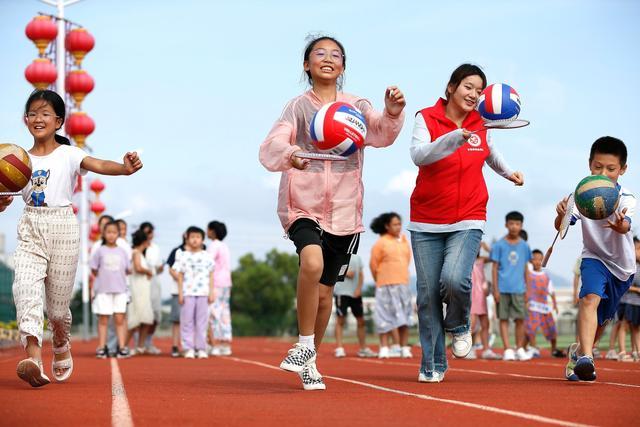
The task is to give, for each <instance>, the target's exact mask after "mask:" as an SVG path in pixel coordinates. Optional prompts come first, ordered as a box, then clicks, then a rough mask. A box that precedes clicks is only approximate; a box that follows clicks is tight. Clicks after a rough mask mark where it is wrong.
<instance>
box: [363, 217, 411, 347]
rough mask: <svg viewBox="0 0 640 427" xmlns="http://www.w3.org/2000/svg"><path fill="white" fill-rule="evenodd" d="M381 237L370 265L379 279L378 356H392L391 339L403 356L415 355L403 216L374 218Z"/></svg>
mask: <svg viewBox="0 0 640 427" xmlns="http://www.w3.org/2000/svg"><path fill="white" fill-rule="evenodd" d="M371 230H372V231H373V232H374V233H377V234H379V235H380V238H379V239H378V241H376V243H375V244H374V245H373V247H372V248H371V259H370V260H369V267H370V268H371V275H372V276H373V279H374V280H375V281H376V310H375V312H374V318H375V324H376V329H377V332H378V334H379V335H380V351H379V352H378V357H379V358H380V359H386V358H389V357H390V350H389V338H390V337H391V336H393V338H394V341H395V342H396V343H398V344H399V345H400V348H401V353H400V355H401V357H403V358H411V357H413V355H412V354H411V347H410V346H409V327H410V326H413V301H412V297H411V290H410V289H409V264H410V263H411V247H410V246H409V241H408V240H407V237H406V236H405V235H404V234H402V220H401V218H400V215H398V214H397V213H395V212H389V213H384V214H381V215H379V216H378V217H376V218H374V220H373V221H371Z"/></svg>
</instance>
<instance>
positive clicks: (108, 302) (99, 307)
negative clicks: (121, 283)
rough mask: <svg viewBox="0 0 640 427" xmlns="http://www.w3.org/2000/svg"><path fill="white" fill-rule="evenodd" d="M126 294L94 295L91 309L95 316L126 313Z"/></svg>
mask: <svg viewBox="0 0 640 427" xmlns="http://www.w3.org/2000/svg"><path fill="white" fill-rule="evenodd" d="M127 300H128V297H127V293H126V292H122V293H118V294H96V296H95V297H94V298H93V303H92V304H91V309H92V310H93V312H94V313H95V314H98V315H102V316H111V315H112V314H113V313H126V312H127Z"/></svg>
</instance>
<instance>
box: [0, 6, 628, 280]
mask: <svg viewBox="0 0 640 427" xmlns="http://www.w3.org/2000/svg"><path fill="white" fill-rule="evenodd" d="M38 12H46V13H53V12H54V10H53V8H51V7H49V6H47V5H45V4H43V3H40V2H38V1H36V0H0V63H1V64H2V66H1V67H0V91H1V93H2V96H0V142H12V143H16V144H19V145H21V146H23V147H24V148H27V149H28V148H30V147H31V145H32V139H31V137H30V135H29V133H28V131H27V130H26V128H25V127H24V125H23V124H22V121H21V117H22V114H23V108H24V102H25V101H26V99H27V97H28V95H29V93H30V91H31V90H32V88H31V86H30V84H29V83H28V82H27V81H26V80H25V78H24V69H25V68H26V67H27V66H28V65H29V63H30V62H31V61H32V60H33V59H34V58H36V56H37V50H36V49H35V46H33V44H32V43H31V41H30V40H28V39H27V38H26V36H25V35H24V29H25V27H26V25H27V24H28V22H29V21H30V20H31V18H32V17H33V16H35V15H36V14H37V13H38ZM66 17H67V18H68V19H70V20H72V21H73V22H77V23H80V24H82V25H83V26H85V27H86V28H87V29H88V31H89V32H91V33H92V34H93V35H94V37H95V39H96V46H95V48H94V49H93V51H92V52H90V53H89V54H88V55H87V57H86V58H85V60H84V62H83V68H84V69H85V70H86V71H87V72H88V73H89V74H91V75H92V76H93V77H94V79H95V81H96V87H95V89H94V91H93V92H92V93H91V94H89V95H88V96H87V98H86V99H85V101H84V103H83V108H84V111H86V112H87V113H88V114H89V115H90V116H91V117H92V118H93V119H94V120H95V122H96V130H95V132H94V133H93V134H92V135H91V136H90V137H89V138H88V140H87V143H88V145H90V146H91V148H92V149H93V154H92V155H93V156H96V157H100V158H107V159H113V160H121V159H122V156H123V154H124V153H125V152H126V151H127V150H132V149H136V148H143V150H144V151H143V154H142V160H143V162H144V168H143V169H142V170H141V171H140V172H139V173H138V174H136V175H133V176H130V177H104V178H101V179H102V181H103V182H104V183H105V184H106V187H107V188H106V190H105V191H104V193H103V194H102V200H103V201H104V203H105V204H106V206H107V212H108V213H111V214H118V213H120V212H123V211H127V210H130V211H131V215H130V216H128V217H127V218H126V219H127V221H129V222H130V223H131V224H132V225H136V224H139V223H140V222H143V221H151V222H152V223H153V224H154V225H155V226H156V242H157V243H158V244H159V245H160V247H161V250H162V252H163V254H164V255H165V256H166V255H168V252H169V251H170V249H171V248H172V247H173V246H175V245H176V244H178V243H179V241H180V236H181V233H182V231H183V230H185V229H186V228H187V227H188V226H190V225H198V226H201V227H205V226H206V224H207V223H208V222H209V221H211V220H214V219H215V220H220V221H223V222H225V223H226V224H227V227H228V229H229V235H228V237H227V239H226V242H227V243H228V244H229V246H230V249H231V252H232V258H233V263H234V265H235V263H236V262H237V260H238V258H239V257H240V256H242V255H244V254H246V253H253V254H255V255H256V256H258V257H262V256H263V255H264V253H266V252H267V251H269V250H270V249H272V248H277V249H279V250H284V251H289V252H292V253H293V252H294V247H293V244H292V243H291V242H290V241H288V240H286V239H284V238H283V231H282V228H281V226H280V223H279V221H278V218H277V215H276V202H277V184H278V179H279V174H276V173H270V172H267V171H266V170H265V169H264V168H263V167H262V166H261V164H260V163H259V161H258V147H259V145H260V143H261V142H262V141H263V140H264V138H265V137H266V135H267V133H268V132H269V130H270V129H271V126H272V125H273V123H274V121H275V120H276V119H277V118H278V117H279V114H280V112H281V111H282V108H283V107H284V105H285V104H286V102H287V101H288V100H289V99H291V98H293V97H294V96H296V95H298V94H300V93H302V92H304V91H305V90H307V89H308V86H307V85H306V82H305V81H304V80H303V79H302V53H303V49H304V46H305V38H306V37H307V36H308V35H309V34H317V33H321V34H328V35H331V36H334V37H336V38H337V39H338V40H340V41H341V42H342V43H343V44H344V46H345V50H346V57H347V62H346V65H347V68H346V79H345V87H344V90H345V91H346V92H349V93H354V94H358V95H359V96H363V97H366V98H368V99H370V100H371V102H372V103H373V105H374V107H375V108H377V109H382V108H383V106H384V103H383V95H384V90H385V88H386V87H387V86H388V85H391V84H396V85H398V86H399V87H400V88H401V89H402V90H403V91H404V93H405V95H406V99H407V106H406V109H405V112H406V119H405V123H404V127H403V130H402V132H401V134H400V136H399V137H398V138H397V140H396V142H395V143H394V144H393V145H392V146H391V147H388V148H385V149H373V148H367V151H366V154H365V166H364V171H363V181H364V185H365V199H364V217H363V220H364V224H365V227H367V232H366V233H364V234H363V236H362V240H361V245H360V250H359V252H360V254H361V255H362V257H363V259H364V261H365V263H368V259H369V253H370V250H371V246H372V245H373V243H374V242H375V240H376V238H377V236H376V235H374V234H373V233H372V232H371V231H370V230H369V229H368V225H369V223H370V222H371V220H372V219H373V218H374V217H375V216H376V215H378V214H380V213H382V212H387V211H396V212H398V213H399V214H400V215H401V216H402V217H403V219H406V220H408V216H409V196H410V193H411V191H412V189H413V186H414V182H415V176H416V174H417V168H416V166H415V165H414V164H413V163H412V162H411V159H410V157H409V149H408V148H409V144H410V142H411V131H412V128H413V116H414V114H415V112H417V111H418V110H420V109H422V108H424V107H428V106H431V105H433V104H434V103H435V102H436V100H437V99H438V97H439V96H442V94H443V92H444V89H445V86H446V84H447V82H448V79H449V76H450V74H451V72H452V71H453V70H454V69H455V68H456V67H457V66H458V65H459V64H461V63H465V62H472V63H475V64H478V65H480V66H481V67H482V68H483V69H484V70H485V72H486V74H487V78H488V80H489V82H490V83H498V82H503V83H507V84H509V85H511V86H512V87H514V88H515V89H516V90H517V91H518V93H519V94H520V98H521V101H522V111H521V114H520V117H521V118H525V119H528V120H530V121H531V126H529V127H527V128H523V129H517V130H501V131H495V132H494V133H493V141H494V145H495V146H496V147H497V148H498V150H499V151H500V152H501V153H502V154H503V156H504V158H505V159H506V161H507V162H508V164H509V165H510V166H511V168H512V169H514V170H520V171H522V172H523V173H524V175H525V186H524V187H521V188H517V187H514V186H513V184H512V183H510V182H508V181H506V180H504V179H503V178H501V177H499V176H498V175H496V174H495V173H494V172H493V171H491V170H490V169H488V168H485V172H484V173H485V177H486V181H487V185H488V188H489V194H490V200H489V204H488V216H487V225H486V229H485V236H484V239H485V240H486V241H488V242H491V241H492V240H494V239H497V238H500V237H501V236H503V235H504V234H505V233H506V229H505V227H504V222H505V221H504V215H505V214H506V213H507V212H509V211H511V210H518V211H520V212H522V213H523V214H524V216H525V222H524V228H525V229H526V230H527V231H528V233H529V236H530V240H529V243H530V245H531V247H532V248H540V249H542V250H543V251H544V250H546V248H547V247H548V246H549V245H550V243H551V241H552V240H553V237H554V235H555V230H554V228H553V219H554V217H555V205H556V203H557V202H558V201H559V200H560V199H561V198H562V197H563V196H565V195H567V194H568V193H570V192H571V191H572V190H573V188H574V187H575V185H576V184H577V183H578V181H580V179H582V178H583V177H584V176H586V175H588V174H589V170H588V155H589V147H590V145H591V144H592V143H593V141H594V140H595V139H597V138H598V137H600V136H603V135H612V136H615V137H618V138H621V139H622V140H623V141H625V142H626V144H627V147H628V148H629V159H628V164H629V168H628V172H627V173H626V174H625V175H624V176H623V177H622V179H621V181H620V182H621V183H622V184H623V185H624V186H627V187H629V188H630V189H632V190H635V191H640V186H639V185H638V184H640V179H639V177H640V174H639V173H638V167H640V154H639V152H638V141H637V129H638V125H637V124H636V123H637V121H638V118H639V117H640V107H639V103H638V96H637V95H638V89H637V86H636V82H637V70H638V69H639V68H640V55H639V54H638V52H639V51H638V47H637V43H638V41H640V26H638V25H637V21H638V18H640V3H638V2H634V1H615V0H613V1H548V0H539V1H535V2H534V1H529V2H511V1H485V2H477V1H466V0H462V1H456V2H442V1H424V2H415V1H402V0H400V1H395V2H388V1H369V2H367V5H366V7H363V5H362V4H361V3H360V2H345V1H335V0H329V1H323V2H299V1H278V2H275V1H244V0H237V1H234V2H210V1H194V0H183V1H180V2H176V1H142V0H136V1H131V0H110V1H109V2H107V1H99V0H84V1H82V2H80V3H77V4H75V5H72V6H71V7H69V8H67V9H66ZM21 205H22V202H21V201H20V200H17V201H16V202H14V204H13V206H12V207H11V208H10V209H9V210H8V211H7V212H5V213H3V214H1V215H0V233H4V234H5V235H6V246H7V248H6V249H7V250H8V251H13V250H14V249H15V245H16V223H17V220H18V218H19V215H20V213H21V210H22V206H21ZM636 221H638V220H636ZM407 234H408V232H407ZM581 246H582V243H581V235H580V231H579V229H573V230H571V231H570V232H569V234H568V236H567V238H566V239H565V240H564V241H561V242H559V243H557V244H556V246H555V249H554V254H553V257H552V258H551V261H550V263H549V269H550V270H551V271H552V272H553V273H555V274H556V275H559V276H560V277H562V278H564V279H566V280H571V277H572V269H573V266H574V264H575V261H576V259H577V258H578V256H579V254H580V251H581ZM365 280H366V281H370V280H371V276H370V274H369V273H368V271H367V272H366V278H365Z"/></svg>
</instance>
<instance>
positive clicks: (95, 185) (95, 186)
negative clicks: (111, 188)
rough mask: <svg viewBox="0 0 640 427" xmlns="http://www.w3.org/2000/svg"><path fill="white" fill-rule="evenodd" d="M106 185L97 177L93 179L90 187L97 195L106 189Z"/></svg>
mask: <svg viewBox="0 0 640 427" xmlns="http://www.w3.org/2000/svg"><path fill="white" fill-rule="evenodd" d="M104 187H105V186H104V184H103V183H102V181H100V180H99V179H97V178H96V179H94V180H93V181H91V186H90V187H89V188H91V191H93V192H94V193H96V197H97V196H99V195H100V193H101V192H102V191H103V190H104Z"/></svg>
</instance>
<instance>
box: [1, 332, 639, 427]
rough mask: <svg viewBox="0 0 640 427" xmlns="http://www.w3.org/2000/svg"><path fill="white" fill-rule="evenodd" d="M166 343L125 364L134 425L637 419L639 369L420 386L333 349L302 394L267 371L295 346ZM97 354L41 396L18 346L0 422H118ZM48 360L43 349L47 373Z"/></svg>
mask: <svg viewBox="0 0 640 427" xmlns="http://www.w3.org/2000/svg"><path fill="white" fill-rule="evenodd" d="M161 344H162V345H161V348H163V350H165V354H163V355H161V356H155V357H154V356H138V357H133V358H131V359H126V360H118V361H117V366H118V367H119V370H120V372H121V375H122V380H123V383H124V389H125V392H126V399H127V400H128V404H129V406H130V410H131V414H132V420H133V424H134V425H137V426H145V425H154V426H158V425H230V426H246V425H258V424H259V425H261V426H272V425H273V426H275V425H278V426H280V425H304V426H323V427H326V426H328V425H347V426H360V425H362V426H368V427H371V426H380V425H385V426H386V425H400V426H403V427H404V426H420V427H424V426H425V425H440V424H443V423H447V424H453V423H455V425H456V426H458V425H474V426H478V425H491V426H512V425H542V424H546V425H550V424H551V425H553V424H554V422H557V424H560V425H562V424H564V425H569V424H570V423H576V424H589V425H602V426H615V425H620V426H623V425H624V426H628V425H637V424H636V423H638V419H639V418H640V409H638V405H637V396H638V394H639V393H640V364H638V363H620V362H612V361H598V362H597V365H596V368H597V372H598V381H597V382H596V383H593V384H589V383H570V382H568V381H565V380H563V379H562V375H563V372H564V361H562V360H559V359H551V358H549V357H544V358H542V359H538V360H535V361H530V362H501V361H491V362H489V361H481V360H478V361H471V360H452V361H451V366H450V370H449V371H448V372H447V376H446V379H445V382H443V383H440V384H420V383H418V382H417V375H418V365H419V358H418V357H414V358H413V359H409V360H406V359H404V360H401V359H390V360H385V361H381V362H380V361H378V360H377V359H367V360H363V359H357V358H353V357H348V358H346V359H335V358H334V357H333V355H332V350H333V346H331V345H326V346H324V347H323V349H322V350H321V352H320V356H319V359H318V368H319V370H320V371H321V372H322V373H323V374H324V375H325V382H326V384H327V390H326V391H313V392H310V391H307V392H305V391H303V390H302V389H301V385H300V382H299V379H298V376H297V375H296V374H292V373H287V372H284V371H280V370H279V369H270V368H269V366H271V367H274V368H277V366H278V364H279V363H280V361H281V359H282V357H283V355H284V354H286V351H287V349H288V348H289V344H288V343H287V342H283V341H278V340H271V339H266V338H251V339H238V340H236V341H235V342H234V348H233V350H234V355H233V356H232V357H229V358H210V359H207V360H185V359H171V358H170V357H169V355H168V354H167V351H168V349H169V344H168V342H166V341H161ZM94 349H95V342H89V343H83V342H77V343H75V344H74V348H73V352H74V357H75V358H74V360H75V371H74V374H73V376H72V378H71V380H70V381H69V382H68V383H65V384H50V385H48V386H45V387H42V388H39V389H32V388H31V387H30V386H29V385H28V384H26V383H24V382H22V381H21V380H20V379H18V377H17V376H16V373H15V368H16V364H17V362H18V361H19V360H20V359H21V358H22V357H23V355H22V353H21V352H20V351H19V350H18V349H14V350H10V351H5V352H2V353H0V402H2V404H1V405H0V425H2V426H20V425H25V426H36V425H60V426H76V425H82V426H89V425H90V426H94V425H104V426H107V425H109V424H111V423H112V372H111V369H112V368H111V363H110V362H109V360H97V359H95V357H94ZM349 350H351V353H352V354H353V353H354V350H355V349H354V348H347V351H349ZM419 352H420V351H419V348H416V349H415V350H414V353H415V354H416V355H417V354H419ZM50 360H51V353H50V351H49V352H47V351H45V361H47V362H46V364H47V365H49V366H46V372H47V373H48V374H49V373H50ZM265 365H268V366H265ZM349 381H353V382H349ZM374 386H378V388H374ZM116 390H117V388H116ZM116 394H117V393H116ZM432 398H435V399H432ZM446 399H449V400H448V401H447V400H446ZM468 404H472V405H468ZM474 404H475V406H474ZM480 405H484V406H480ZM504 410H506V411H513V412H512V413H505V411H504ZM536 417H544V418H542V419H541V418H536ZM114 425H117V423H115V424H114Z"/></svg>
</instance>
